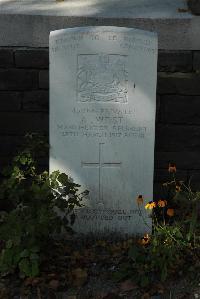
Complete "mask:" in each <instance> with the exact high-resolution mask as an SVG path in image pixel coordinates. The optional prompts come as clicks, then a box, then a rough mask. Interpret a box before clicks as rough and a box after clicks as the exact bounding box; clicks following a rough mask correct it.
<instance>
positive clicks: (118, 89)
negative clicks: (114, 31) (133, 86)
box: [77, 54, 128, 103]
mask: <svg viewBox="0 0 200 299" xmlns="http://www.w3.org/2000/svg"><path fill="white" fill-rule="evenodd" d="M127 60H128V59H127V55H120V54H81V55H78V56H77V101H78V102H91V103H92V102H117V103H127V102H128V71H127V63H128V62H127Z"/></svg>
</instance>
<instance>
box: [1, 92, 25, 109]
mask: <svg viewBox="0 0 200 299" xmlns="http://www.w3.org/2000/svg"><path fill="white" fill-rule="evenodd" d="M21 101H22V93H21V92H16V91H0V111H18V110H20V109H21Z"/></svg>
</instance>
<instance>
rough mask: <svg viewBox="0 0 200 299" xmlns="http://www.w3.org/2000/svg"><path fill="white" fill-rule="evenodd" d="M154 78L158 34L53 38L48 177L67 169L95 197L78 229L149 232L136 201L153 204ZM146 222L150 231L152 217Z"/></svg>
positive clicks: (78, 32)
mask: <svg viewBox="0 0 200 299" xmlns="http://www.w3.org/2000/svg"><path fill="white" fill-rule="evenodd" d="M156 76H157V36H156V35H155V34H154V33H151V32H146V31H142V30H137V29H133V28H123V27H79V28H70V29H63V30H57V31H53V32H51V34H50V145H51V150H50V171H53V170H58V169H59V170H61V171H64V172H66V173H68V174H69V175H70V176H71V177H72V178H73V179H74V181H75V182H76V183H79V184H80V185H81V186H82V188H83V189H85V188H86V189H88V190H89V191H90V194H89V197H88V199H87V200H86V201H85V207H84V208H80V209H79V210H77V211H76V214H77V220H76V224H75V230H76V231H78V232H80V233H84V234H87V233H95V234H99V233H103V234H107V233H121V234H123V235H124V234H138V233H139V234H140V233H144V232H147V231H149V228H148V226H146V224H145V223H144V220H143V217H141V213H140V210H139V209H138V206H137V204H136V198H137V196H138V195H140V194H141V195H143V197H144V199H145V200H146V201H147V202H148V201H150V200H152V198H153V169H154V136H155V132H154V131H155V110H156ZM141 210H142V212H143V213H145V211H144V208H143V207H141ZM145 222H147V223H148V225H149V227H151V220H150V219H149V218H148V217H147V216H146V215H145Z"/></svg>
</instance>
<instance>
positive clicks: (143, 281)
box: [140, 275, 149, 288]
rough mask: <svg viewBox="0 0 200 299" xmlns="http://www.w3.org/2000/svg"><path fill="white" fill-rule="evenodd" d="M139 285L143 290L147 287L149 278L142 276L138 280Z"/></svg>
mask: <svg viewBox="0 0 200 299" xmlns="http://www.w3.org/2000/svg"><path fill="white" fill-rule="evenodd" d="M140 285H141V287H142V288H145V287H146V286H148V285H149V277H148V276H146V275H142V276H141V280H140Z"/></svg>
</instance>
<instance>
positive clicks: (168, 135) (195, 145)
mask: <svg viewBox="0 0 200 299" xmlns="http://www.w3.org/2000/svg"><path fill="white" fill-rule="evenodd" d="M155 146H156V151H177V152H179V151H199V150H200V127H199V126H186V125H163V124H159V125H158V126H157V128H156V145H155Z"/></svg>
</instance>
